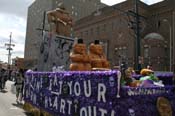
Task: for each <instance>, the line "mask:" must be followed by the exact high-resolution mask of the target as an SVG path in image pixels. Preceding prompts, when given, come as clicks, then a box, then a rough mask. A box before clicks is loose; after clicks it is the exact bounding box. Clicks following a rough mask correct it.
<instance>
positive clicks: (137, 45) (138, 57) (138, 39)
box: [135, 0, 141, 70]
mask: <svg viewBox="0 0 175 116" xmlns="http://www.w3.org/2000/svg"><path fill="white" fill-rule="evenodd" d="M138 13H139V11H138V0H135V14H136V16H135V22H136V69H137V70H141V62H140V59H141V50H140V25H139V23H140V16H139V14H138Z"/></svg>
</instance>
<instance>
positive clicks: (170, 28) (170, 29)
mask: <svg viewBox="0 0 175 116" xmlns="http://www.w3.org/2000/svg"><path fill="white" fill-rule="evenodd" d="M163 22H167V23H168V26H169V31H170V35H169V39H170V41H169V46H170V72H171V69H172V67H171V63H172V59H171V58H172V52H171V49H172V45H171V44H172V37H171V35H172V27H171V24H170V22H169V21H168V20H167V19H163Z"/></svg>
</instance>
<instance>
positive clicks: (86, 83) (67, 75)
mask: <svg viewBox="0 0 175 116" xmlns="http://www.w3.org/2000/svg"><path fill="white" fill-rule="evenodd" d="M116 98H117V72H116V71H95V72H59V73H36V72H33V73H27V74H26V79H25V100H26V101H28V102H31V103H32V104H33V105H35V106H37V107H40V108H43V109H45V110H46V111H48V112H51V113H52V114H58V115H61V116H73V115H75V116H80V115H81V116H84V115H85V116H86V114H87V113H89V112H92V113H94V114H96V115H97V116H98V115H101V114H103V113H105V114H111V113H114V112H115V111H114V110H113V108H112V106H111V105H110V103H111V102H112V101H113V99H116Z"/></svg>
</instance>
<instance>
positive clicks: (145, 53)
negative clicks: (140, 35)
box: [144, 47, 149, 58]
mask: <svg viewBox="0 0 175 116" xmlns="http://www.w3.org/2000/svg"><path fill="white" fill-rule="evenodd" d="M148 56H149V48H148V47H146V48H144V57H145V58H148Z"/></svg>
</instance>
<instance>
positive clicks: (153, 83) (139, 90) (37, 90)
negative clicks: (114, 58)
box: [24, 11, 175, 116]
mask: <svg viewBox="0 0 175 116" xmlns="http://www.w3.org/2000/svg"><path fill="white" fill-rule="evenodd" d="M61 12H62V11H61ZM53 19H54V18H53ZM57 31H59V29H58V30H57ZM66 33H67V32H66ZM101 47H102V46H101V45H100V44H99V42H98V41H95V42H94V43H92V44H91V45H90V46H89V50H87V47H86V45H85V44H84V43H83V40H82V39H79V40H77V43H74V45H73V49H72V52H70V57H69V58H70V60H71V63H70V66H69V67H70V70H69V71H58V72H46V71H44V72H43V71H41V72H40V71H37V72H35V71H30V72H26V75H25V84H24V100H25V104H24V109H26V110H27V111H29V112H34V115H36V116H40V115H44V116H159V115H160V116H175V87H174V85H173V75H174V74H173V73H167V74H164V73H157V74H155V73H154V71H152V70H149V69H144V70H142V71H141V73H140V75H136V74H135V73H134V71H133V70H131V69H127V70H126V71H125V76H124V77H123V76H122V75H121V72H120V71H119V70H112V69H110V63H109V62H108V61H107V59H106V57H105V55H104V54H103V51H102V49H101Z"/></svg>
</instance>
